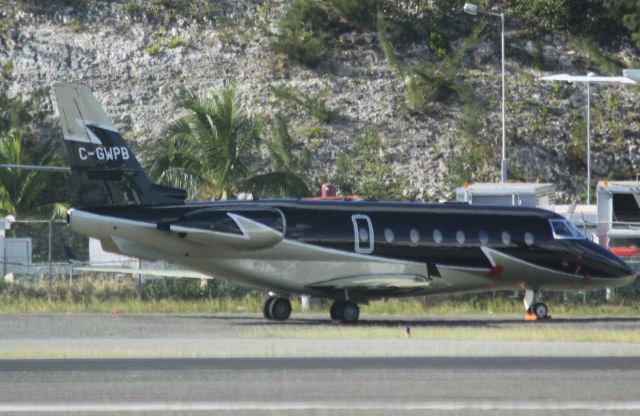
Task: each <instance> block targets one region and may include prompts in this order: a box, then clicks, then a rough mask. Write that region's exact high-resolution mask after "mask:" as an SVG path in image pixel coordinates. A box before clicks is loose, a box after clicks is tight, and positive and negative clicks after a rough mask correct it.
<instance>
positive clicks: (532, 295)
mask: <svg viewBox="0 0 640 416" xmlns="http://www.w3.org/2000/svg"><path fill="white" fill-rule="evenodd" d="M539 298H540V292H538V291H537V290H531V289H527V290H525V291H524V307H525V309H526V310H527V314H526V315H525V320H527V321H539V320H543V319H551V315H549V307H548V306H547V305H546V304H545V303H543V302H538V300H539Z"/></svg>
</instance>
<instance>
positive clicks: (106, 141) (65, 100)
mask: <svg viewBox="0 0 640 416" xmlns="http://www.w3.org/2000/svg"><path fill="white" fill-rule="evenodd" d="M54 91H55V96H56V101H57V104H58V112H59V115H60V122H61V125H62V131H63V134H64V147H65V151H66V152H67V156H68V158H69V165H70V167H71V176H72V181H73V185H74V188H75V190H76V196H77V204H76V205H77V206H80V207H96V206H124V205H166V204H176V203H182V202H184V200H185V198H186V192H185V191H184V190H182V189H175V188H169V187H166V186H162V185H157V184H154V183H153V182H152V181H151V180H150V179H149V177H148V176H147V174H146V173H145V172H144V170H143V169H142V167H141V166H140V163H139V162H138V160H137V159H136V157H135V156H134V154H133V153H132V152H131V150H129V146H128V145H127V143H126V142H125V141H124V139H123V138H122V136H121V135H120V133H119V132H118V130H117V129H116V128H115V127H114V125H113V123H112V122H111V120H110V119H109V117H108V116H107V114H106V113H105V112H104V110H102V108H101V107H100V104H99V103H98V101H97V100H96V98H95V97H94V96H93V94H92V93H91V91H90V90H89V88H88V87H87V86H85V85H82V84H73V83H57V84H55V85H54Z"/></svg>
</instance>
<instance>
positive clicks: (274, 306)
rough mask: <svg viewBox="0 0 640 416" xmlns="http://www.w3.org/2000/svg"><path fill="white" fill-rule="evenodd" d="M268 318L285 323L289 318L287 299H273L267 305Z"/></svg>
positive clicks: (289, 309) (289, 303)
mask: <svg viewBox="0 0 640 416" xmlns="http://www.w3.org/2000/svg"><path fill="white" fill-rule="evenodd" d="M269 316H271V319H273V320H276V321H286V320H287V319H289V317H290V316H291V302H289V299H287V298H273V302H271V304H270V305H269Z"/></svg>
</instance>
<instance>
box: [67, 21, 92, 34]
mask: <svg viewBox="0 0 640 416" xmlns="http://www.w3.org/2000/svg"><path fill="white" fill-rule="evenodd" d="M67 27H68V28H69V30H70V31H72V32H74V33H79V32H82V31H84V30H86V29H87V26H86V25H85V24H84V23H82V21H80V20H78V19H74V20H72V21H71V22H69V24H67Z"/></svg>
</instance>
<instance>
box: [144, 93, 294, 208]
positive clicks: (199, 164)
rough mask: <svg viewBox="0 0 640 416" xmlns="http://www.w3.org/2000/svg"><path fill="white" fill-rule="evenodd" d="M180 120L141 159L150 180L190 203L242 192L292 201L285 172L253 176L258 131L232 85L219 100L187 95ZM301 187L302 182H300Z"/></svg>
mask: <svg viewBox="0 0 640 416" xmlns="http://www.w3.org/2000/svg"><path fill="white" fill-rule="evenodd" d="M177 107H178V108H180V109H182V110H184V114H183V115H182V116H181V117H180V118H179V119H177V120H176V121H174V122H173V123H171V125H170V126H169V128H168V129H167V133H166V135H165V137H164V138H163V139H161V140H159V141H158V142H156V144H155V145H154V147H153V148H152V150H151V153H150V154H149V155H148V157H147V158H146V159H147V161H148V163H147V168H148V171H149V174H150V176H151V177H152V178H153V179H155V180H158V181H160V182H162V183H165V184H167V185H171V186H176V187H181V188H183V189H186V190H187V191H188V193H189V196H190V197H191V198H212V197H213V198H222V199H226V198H227V197H230V196H233V195H237V194H238V193H239V192H241V191H253V192H258V193H260V194H264V195H271V196H276V195H284V194H290V195H295V194H296V193H297V192H298V191H299V189H298V187H299V186H300V183H299V182H300V181H295V180H294V179H292V175H290V174H289V173H286V172H271V173H267V174H262V175H259V174H256V173H255V172H256V168H255V166H256V163H257V162H258V161H259V158H258V150H259V145H260V142H261V140H260V129H259V125H258V122H257V121H256V120H255V119H254V118H253V117H252V116H250V115H248V114H247V112H246V110H245V108H244V105H243V104H242V101H241V96H240V94H238V92H237V91H236V88H235V86H233V85H231V86H228V87H227V88H225V89H223V90H222V91H221V92H220V93H219V94H217V95H212V94H207V93H201V94H197V95H196V94H189V95H186V96H185V97H183V98H182V99H180V100H179V101H178V103H177ZM302 183H304V182H302Z"/></svg>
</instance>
